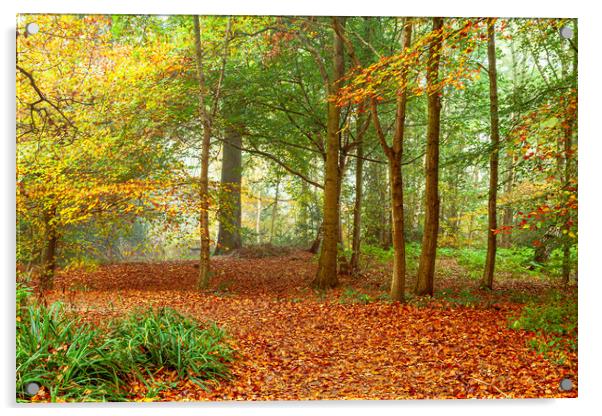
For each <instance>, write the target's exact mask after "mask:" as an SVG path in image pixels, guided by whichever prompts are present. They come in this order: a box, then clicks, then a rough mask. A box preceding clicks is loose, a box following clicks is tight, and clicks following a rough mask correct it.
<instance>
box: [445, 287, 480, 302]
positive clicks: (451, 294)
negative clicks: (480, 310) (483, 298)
mask: <svg viewBox="0 0 602 416" xmlns="http://www.w3.org/2000/svg"><path fill="white" fill-rule="evenodd" d="M435 296H436V297H438V298H441V299H444V300H446V301H447V302H450V303H453V304H456V305H462V306H474V305H475V304H477V303H478V302H479V300H480V299H479V297H478V296H477V295H475V294H474V293H473V292H472V291H471V290H470V289H463V290H461V291H459V292H457V291H453V290H443V291H441V292H438V293H436V295H435Z"/></svg>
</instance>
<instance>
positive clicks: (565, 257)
mask: <svg viewBox="0 0 602 416" xmlns="http://www.w3.org/2000/svg"><path fill="white" fill-rule="evenodd" d="M573 24H574V33H575V44H577V35H578V31H577V21H576V20H574V21H573ZM577 59H578V57H577V51H576V50H574V51H573V68H572V72H573V74H572V82H573V88H575V89H577ZM576 106H577V101H575V106H574V107H573V106H570V107H569V108H567V114H566V121H565V128H564V149H563V150H564V152H563V153H564V175H563V176H564V177H563V188H564V189H565V190H569V188H571V179H572V174H573V129H574V123H575V121H576V118H577V107H576ZM567 107H568V106H567ZM569 192H571V194H572V191H569ZM575 192H576V190H575ZM568 220H570V221H574V215H573V214H572V212H571V211H570V210H569V215H568ZM571 245H572V242H571V240H570V236H568V235H567V236H566V237H565V238H564V241H563V244H562V282H563V283H564V284H565V285H566V284H568V283H569V279H570V275H571Z"/></svg>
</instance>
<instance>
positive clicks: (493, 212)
mask: <svg viewBox="0 0 602 416" xmlns="http://www.w3.org/2000/svg"><path fill="white" fill-rule="evenodd" d="M487 57H488V62H489V69H488V75H489V111H490V117H491V153H490V155H489V200H488V204H487V216H488V227H487V254H486V257H485V271H484V272H483V286H484V287H486V288H488V289H493V273H494V271H495V252H496V230H497V187H498V163H499V153H500V126H499V123H500V119H499V115H498V96H497V68H496V59H495V19H488V20H487Z"/></svg>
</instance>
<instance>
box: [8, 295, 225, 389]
mask: <svg viewBox="0 0 602 416" xmlns="http://www.w3.org/2000/svg"><path fill="white" fill-rule="evenodd" d="M30 294H31V290H30V289H29V288H27V287H26V286H23V285H18V286H17V337H16V358H17V371H16V379H17V381H16V387H17V400H19V401H27V399H28V395H27V393H26V391H25V388H26V386H27V384H29V383H37V384H38V385H40V386H43V387H45V388H46V389H47V390H48V392H49V394H50V400H51V401H124V400H127V398H128V390H127V382H128V380H129V379H131V377H132V376H133V375H136V376H137V377H139V378H140V379H141V380H142V381H143V382H144V383H145V384H147V382H146V378H147V377H148V376H150V378H151V380H152V376H153V374H154V373H156V372H157V371H158V370H159V369H170V370H175V371H176V372H177V374H178V375H179V377H181V378H186V379H190V380H192V381H194V382H196V383H198V384H200V385H202V386H203V382H204V381H206V380H218V379H223V378H226V377H228V374H229V372H228V367H227V365H228V363H229V362H231V361H232V360H233V356H234V352H233V350H232V349H231V348H230V347H229V346H228V345H227V344H226V343H225V342H224V339H225V334H224V332H223V330H221V329H220V328H218V327H217V326H216V325H215V324H205V325H202V326H199V325H198V323H196V322H194V321H193V320H191V319H188V318H186V317H183V316H182V315H180V314H178V313H177V312H175V311H174V310H172V309H160V310H158V311H153V310H148V311H146V312H144V313H133V314H132V315H130V316H129V317H128V318H126V319H124V320H121V321H117V322H116V323H115V324H113V325H112V326H111V327H110V329H109V331H108V332H106V333H103V332H101V331H100V330H96V329H93V328H92V327H91V326H90V325H89V324H86V323H82V322H81V321H80V320H79V319H77V318H74V317H71V316H69V315H66V314H65V311H64V309H63V308H62V306H61V304H60V303H55V304H53V305H51V306H50V307H45V306H44V305H40V304H37V303H36V302H34V301H33V300H32V298H31V296H30ZM152 381H153V383H150V384H147V386H148V387H149V394H153V392H155V393H156V390H157V389H160V388H162V384H161V383H158V382H155V381H154V380H152Z"/></svg>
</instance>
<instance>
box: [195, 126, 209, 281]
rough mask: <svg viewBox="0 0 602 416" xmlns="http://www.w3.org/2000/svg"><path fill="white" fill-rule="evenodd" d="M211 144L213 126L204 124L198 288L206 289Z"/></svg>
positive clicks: (207, 276) (200, 188) (207, 278)
mask: <svg viewBox="0 0 602 416" xmlns="http://www.w3.org/2000/svg"><path fill="white" fill-rule="evenodd" d="M210 143H211V126H210V124H209V123H204V124H203V143H202V150H201V177H200V179H199V181H200V184H199V185H200V186H199V198H200V200H201V215H200V229H201V230H200V231H201V253H200V266H199V280H198V286H199V288H200V289H206V288H207V287H208V286H209V278H210V275H211V268H210V267H211V266H210V263H209V256H210V246H211V239H210V237H209V146H210Z"/></svg>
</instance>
